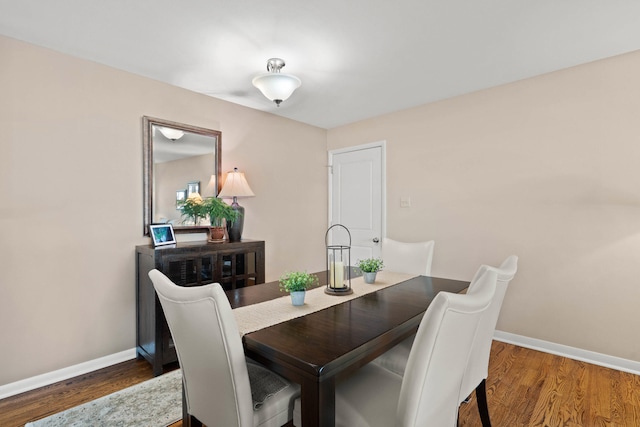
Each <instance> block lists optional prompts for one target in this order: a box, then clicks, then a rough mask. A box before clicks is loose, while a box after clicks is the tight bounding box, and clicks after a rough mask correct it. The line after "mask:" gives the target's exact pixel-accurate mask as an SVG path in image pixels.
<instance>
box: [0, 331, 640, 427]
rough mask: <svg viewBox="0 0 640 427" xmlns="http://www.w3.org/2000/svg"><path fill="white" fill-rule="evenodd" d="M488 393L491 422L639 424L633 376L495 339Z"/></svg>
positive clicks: (64, 387)
mask: <svg viewBox="0 0 640 427" xmlns="http://www.w3.org/2000/svg"><path fill="white" fill-rule="evenodd" d="M151 377H152V372H151V366H150V365H149V364H148V363H147V362H145V361H137V360H132V361H129V362H124V363H121V364H118V365H115V366H112V367H109V368H105V369H102V370H100V371H95V372H92V373H89V374H86V375H82V376H79V377H77V378H73V379H70V380H67V381H63V382H60V383H57V384H53V385H50V386H47V387H43V388H41V389H38V390H34V391H30V392H27V393H23V394H21V395H18V396H14V397H10V398H7V399H4V400H0V426H2V427H11V426H23V425H24V424H25V423H26V422H29V421H33V420H36V419H39V418H42V417H45V416H47V415H50V414H53V413H56V412H60V411H63V410H65V409H68V408H70V407H73V406H76V405H79V404H81V403H84V402H87V401H90V400H93V399H96V398H97V397H100V396H103V395H106V394H109V393H112V392H114V391H116V390H120V389H122V388H125V387H128V386H131V385H134V384H137V383H139V382H141V381H144V380H146V379H149V378H151ZM487 395H488V400H489V411H490V413H491V419H492V423H493V426H494V427H502V426H505V427H516V426H550V427H555V426H567V427H571V426H580V427H597V426H628V427H635V426H640V377H639V376H636V375H632V374H627V373H624V372H620V371H615V370H612V369H607V368H602V367H599V366H595V365H591V364H588V363H584V362H577V361H574V360H570V359H566V358H563V357H559V356H554V355H551V354H547V353H541V352H537V351H534V350H528V349H525V348H522V347H517V346H514V345H510V344H505V343H501V342H496V341H494V343H493V348H492V353H491V366H490V372H489V379H488V380H487ZM480 425H481V424H480V418H479V416H478V411H477V407H476V401H475V396H474V397H472V399H471V400H470V402H469V403H466V404H462V406H461V407H460V426H461V427H475V426H480ZM181 426H182V422H177V423H175V424H173V425H172V427H181Z"/></svg>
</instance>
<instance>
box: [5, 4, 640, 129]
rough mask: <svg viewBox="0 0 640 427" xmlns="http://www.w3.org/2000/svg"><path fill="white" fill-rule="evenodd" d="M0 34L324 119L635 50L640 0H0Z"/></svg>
mask: <svg viewBox="0 0 640 427" xmlns="http://www.w3.org/2000/svg"><path fill="white" fill-rule="evenodd" d="M0 34H3V35H6V36H9V37H12V38H16V39H20V40H24V41H27V42H30V43H33V44H37V45H41V46H45V47H48V48H51V49H54V50H57V51H60V52H64V53H68V54H71V55H74V56H78V57H81V58H86V59H90V60H93V61H96V62H100V63H103V64H107V65H110V66H112V67H115V68H119V69H122V70H126V71H130V72H132V73H135V74H139V75H143V76H147V77H150V78H153V79H156V80H160V81H164V82H167V83H170V84H173V85H176V86H180V87H183V88H186V89H190V90H193V91H196V92H201V93H204V94H207V95H210V96H214V97H216V98H221V99H225V100H228V101H231V102H235V103H238V104H242V105H246V106H249V107H252V108H256V109H259V110H264V111H268V112H271V113H274V114H278V115H281V116H285V117H289V118H291V119H294V120H298V121H301V122H305V123H309V124H312V125H316V126H319V127H322V128H327V129H329V128H333V127H336V126H339V125H342V124H346V123H351V122H354V121H357V120H361V119H365V118H369V117H373V116H377V115H381V114H385V113H388V112H392V111H398V110H402V109H405V108H408V107H412V106H416V105H421V104H425V103H428V102H433V101H436V100H440V99H445V98H449V97H452V96H456V95H461V94H464V93H469V92H473V91H477V90H480V89H484V88H488V87H493V86H497V85H501V84H504V83H508V82H513V81H516V80H521V79H524V78H528V77H532V76H536V75H540V74H543V73H547V72H551V71H555V70H559V69H563V68H567V67H571V66H574V65H578V64H582V63H586V62H591V61H594V60H597V59H602V58H606V57H610V56H614V55H618V54H621V53H626V52H630V51H634V50H638V49H640V1H639V0H398V1H391V0H322V1H317V0H226V1H223V0H182V1H179V0H133V1H132V0H55V1H51V0H18V1H16V0H0ZM271 57H280V58H283V59H284V60H285V61H286V63H287V65H286V67H285V68H284V69H283V72H286V73H290V74H294V75H296V76H298V77H299V78H300V79H301V80H302V86H301V87H300V88H299V89H298V90H297V91H296V92H294V94H293V95H292V96H291V98H289V100H287V101H285V102H283V103H282V105H281V106H280V107H279V108H277V107H276V106H275V104H273V103H271V102H269V101H268V100H267V99H266V98H264V97H263V96H262V94H261V93H260V92H259V91H258V90H257V89H256V88H254V87H253V86H252V85H251V79H252V78H253V77H254V76H255V75H257V74H260V73H263V72H266V63H267V59H268V58H271ZM2 60H3V59H2V58H1V57H0V64H1V61H2ZM0 67H1V65H0Z"/></svg>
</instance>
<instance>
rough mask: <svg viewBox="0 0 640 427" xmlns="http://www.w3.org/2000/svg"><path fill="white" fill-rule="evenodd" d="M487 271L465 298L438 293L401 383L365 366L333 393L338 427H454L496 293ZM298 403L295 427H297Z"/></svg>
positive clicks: (397, 377) (493, 275)
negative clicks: (478, 337)
mask: <svg viewBox="0 0 640 427" xmlns="http://www.w3.org/2000/svg"><path fill="white" fill-rule="evenodd" d="M496 277H497V276H496V273H495V272H493V271H485V273H484V274H483V275H481V277H479V278H478V280H477V286H476V287H475V288H474V289H473V290H470V291H469V292H468V293H467V294H466V295H464V294H452V293H448V292H439V293H438V294H437V295H436V297H435V298H434V300H433V302H432V303H431V305H430V306H429V308H428V309H427V311H426V313H425V315H424V317H423V318H422V321H421V322H420V327H419V328H418V332H417V333H416V339H415V343H414V345H413V347H412V349H411V353H410V354H409V359H408V361H407V368H406V375H405V376H404V377H401V376H400V375H397V374H395V373H393V372H391V371H389V370H387V369H384V368H381V367H380V366H378V365H375V364H371V363H369V364H367V365H365V366H364V367H362V368H360V369H359V370H357V371H356V372H355V373H354V374H353V375H352V376H350V377H348V378H346V379H345V380H344V381H342V382H340V383H339V384H338V385H337V387H336V426H337V427H392V426H399V427H424V426H434V427H446V426H450V427H453V426H455V425H456V423H457V419H458V407H459V405H460V401H459V394H460V386H461V384H462V379H463V375H464V371H465V368H466V366H467V361H468V358H469V353H470V351H471V345H472V343H473V341H474V338H475V336H476V332H477V328H478V324H479V322H480V319H481V317H482V315H483V314H484V313H485V311H486V310H487V308H488V307H489V305H490V303H491V300H492V299H493V294H494V293H495V289H496ZM299 411H300V401H299V400H296V407H295V411H294V424H295V425H296V426H298V427H300V412H299Z"/></svg>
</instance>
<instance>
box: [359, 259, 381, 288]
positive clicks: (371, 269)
mask: <svg viewBox="0 0 640 427" xmlns="http://www.w3.org/2000/svg"><path fill="white" fill-rule="evenodd" d="M382 267H384V263H383V262H382V260H381V259H380V258H365V259H361V260H359V261H358V268H359V269H360V270H361V271H362V273H363V275H364V282H365V283H374V282H375V281H376V274H377V273H378V271H380V270H382Z"/></svg>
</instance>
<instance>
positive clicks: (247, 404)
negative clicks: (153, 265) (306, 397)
mask: <svg viewBox="0 0 640 427" xmlns="http://www.w3.org/2000/svg"><path fill="white" fill-rule="evenodd" d="M149 277H150V278H151V281H152V282H153V286H154V287H155V289H156V293H157V294H158V298H159V299H160V303H161V304H162V309H163V311H164V314H165V317H166V318H167V323H168V324H169V329H170V330H171V335H172V336H173V340H174V343H175V346H176V350H177V352H178V361H179V363H180V367H181V369H182V382H183V386H184V390H185V397H186V404H187V412H188V414H189V418H190V420H191V422H192V424H191V425H201V423H204V424H206V425H207V427H216V426H218V427H253V426H261V427H280V426H282V425H284V424H287V423H288V422H289V420H291V419H292V416H293V403H294V399H295V398H296V397H298V396H299V395H300V387H299V386H298V385H296V384H291V383H289V382H288V381H286V380H284V379H283V378H281V377H280V376H278V375H276V374H275V373H273V372H271V371H269V370H267V369H266V368H264V367H262V366H260V365H258V364H256V363H255V362H252V361H250V360H248V359H245V355H244V350H243V348H242V341H241V338H240V333H239V332H238V326H237V324H236V321H235V317H234V315H233V312H232V310H231V306H230V305H229V301H228V300H227V296H226V295H225V293H224V291H223V290H222V287H221V286H220V285H219V284H218V283H212V284H210V285H206V286H195V287H181V286H177V285H175V284H174V283H173V282H171V280H169V278H167V277H166V276H165V275H164V274H162V273H161V272H159V271H158V270H152V271H150V272H149ZM254 378H256V380H254ZM265 378H266V380H265ZM257 379H260V381H258V380H257ZM258 383H259V384H261V385H264V384H268V385H267V386H266V387H263V386H261V387H258V386H257V385H256V384H258ZM252 395H253V398H252ZM268 396H270V397H268ZM265 398H266V399H265Z"/></svg>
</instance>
